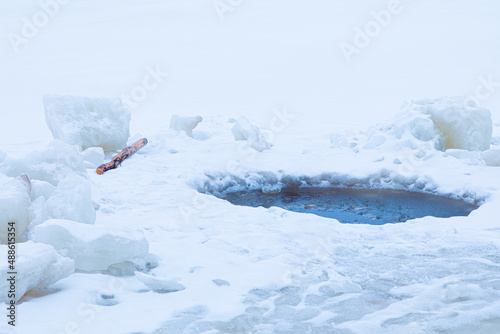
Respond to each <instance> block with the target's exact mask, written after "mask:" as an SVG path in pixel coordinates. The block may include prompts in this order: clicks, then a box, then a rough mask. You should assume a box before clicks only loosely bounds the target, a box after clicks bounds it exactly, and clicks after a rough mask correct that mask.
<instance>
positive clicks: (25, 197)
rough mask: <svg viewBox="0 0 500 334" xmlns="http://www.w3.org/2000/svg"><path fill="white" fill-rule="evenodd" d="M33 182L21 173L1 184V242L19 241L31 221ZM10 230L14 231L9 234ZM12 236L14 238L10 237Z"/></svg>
mask: <svg viewBox="0 0 500 334" xmlns="http://www.w3.org/2000/svg"><path fill="white" fill-rule="evenodd" d="M30 205H31V182H30V180H29V179H28V177H27V176H26V175H24V174H23V175H21V176H19V177H17V178H15V179H13V180H10V181H8V182H6V183H4V184H2V185H1V186H0V242H1V243H2V244H7V242H8V241H14V240H15V242H18V241H19V240H20V239H21V236H22V235H23V234H24V232H26V228H27V227H28V224H29V222H30V220H29V207H30ZM9 232H11V233H13V234H11V235H9ZM10 236H12V237H13V238H14V239H11V238H9V237H10Z"/></svg>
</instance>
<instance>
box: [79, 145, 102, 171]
mask: <svg viewBox="0 0 500 334" xmlns="http://www.w3.org/2000/svg"><path fill="white" fill-rule="evenodd" d="M81 155H82V158H83V160H84V161H85V163H86V165H87V167H90V168H95V167H97V166H99V165H102V163H103V162H104V150H103V149H102V147H89V148H88V149H86V150H85V151H83V152H82V153H81Z"/></svg>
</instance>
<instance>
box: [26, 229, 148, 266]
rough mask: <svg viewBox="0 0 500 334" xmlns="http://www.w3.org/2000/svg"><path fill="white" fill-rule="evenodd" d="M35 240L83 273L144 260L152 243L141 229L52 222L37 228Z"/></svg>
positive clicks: (34, 233)
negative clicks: (47, 246) (64, 258)
mask: <svg viewBox="0 0 500 334" xmlns="http://www.w3.org/2000/svg"><path fill="white" fill-rule="evenodd" d="M33 240H35V241H36V242H42V243H46V244H49V245H52V246H53V247H54V248H55V249H56V250H57V251H58V252H59V253H60V254H61V255H64V256H67V257H69V258H71V259H74V260H75V267H76V268H77V269H79V270H83V271H96V270H106V269H108V267H109V266H110V265H112V264H115V263H121V262H124V261H127V260H134V259H136V258H144V257H145V256H146V255H147V254H148V251H149V243H148V241H147V240H146V238H145V237H144V234H143V233H142V231H141V230H130V229H118V228H116V227H111V226H99V225H87V224H80V223H77V222H74V221H71V220H65V219H51V220H48V221H46V222H44V223H43V224H41V225H38V226H36V227H35V229H34V231H33Z"/></svg>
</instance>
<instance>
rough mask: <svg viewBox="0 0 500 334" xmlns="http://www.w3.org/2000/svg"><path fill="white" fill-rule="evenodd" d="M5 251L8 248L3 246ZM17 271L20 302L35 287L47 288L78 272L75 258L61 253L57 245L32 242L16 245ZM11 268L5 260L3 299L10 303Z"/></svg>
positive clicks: (0, 268)
mask: <svg viewBox="0 0 500 334" xmlns="http://www.w3.org/2000/svg"><path fill="white" fill-rule="evenodd" d="M0 250H1V252H0V253H2V254H7V250H8V247H7V246H6V245H2V246H0ZM16 255H17V257H16V264H15V268H16V272H17V274H16V275H15V276H16V279H15V286H16V287H15V289H14V290H15V297H14V298H13V299H15V300H16V301H18V300H19V299H21V297H22V296H24V294H25V293H26V292H27V291H29V290H31V289H33V288H45V287H47V286H49V285H51V284H54V283H55V282H57V281H59V280H61V279H63V278H65V277H68V276H69V275H71V274H72V273H73V272H74V271H75V265H74V262H73V260H71V259H68V258H66V257H63V256H61V255H59V254H58V253H57V252H56V251H55V250H54V248H53V247H51V246H49V245H44V244H38V243H33V242H31V241H28V242H24V243H20V244H17V245H16ZM10 271H12V270H9V267H8V265H7V262H6V261H2V264H1V265H0V272H1V275H0V276H1V277H2V280H1V281H0V291H2V292H3V293H1V294H0V301H3V302H8V301H10V299H11V298H8V296H7V291H9V289H10V282H9V281H7V279H8V278H9V277H10V275H9V274H7V273H8V272H10Z"/></svg>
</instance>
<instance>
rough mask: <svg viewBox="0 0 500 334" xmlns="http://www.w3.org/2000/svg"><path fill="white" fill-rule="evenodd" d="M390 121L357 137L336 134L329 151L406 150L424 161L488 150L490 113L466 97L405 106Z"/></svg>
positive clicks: (333, 136)
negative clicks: (444, 153)
mask: <svg viewBox="0 0 500 334" xmlns="http://www.w3.org/2000/svg"><path fill="white" fill-rule="evenodd" d="M401 109H402V110H401V112H400V113H398V114H397V115H396V116H395V117H394V118H393V119H391V120H389V121H387V122H386V123H384V124H381V125H376V126H373V127H370V128H369V129H368V130H367V131H366V132H361V133H357V134H347V133H335V134H333V135H332V136H331V137H330V142H331V144H332V148H341V147H348V148H349V149H351V150H352V151H354V152H356V153H358V152H360V151H361V150H378V151H383V152H403V151H407V153H408V151H409V152H411V153H408V154H410V155H411V156H415V157H414V158H415V159H418V160H425V158H426V157H429V156H430V155H432V154H433V152H435V151H436V150H437V151H445V150H450V149H456V150H464V151H485V150H488V149H489V147H490V142H491V139H492V131H493V125H492V120H491V112H490V111H489V110H488V109H485V108H481V107H479V106H478V105H477V103H476V102H475V101H474V100H472V99H470V98H468V97H453V98H448V97H443V98H438V99H425V100H419V101H412V102H410V103H405V104H404V105H403V107H402V108H401Z"/></svg>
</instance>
